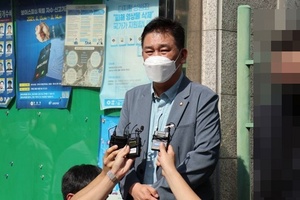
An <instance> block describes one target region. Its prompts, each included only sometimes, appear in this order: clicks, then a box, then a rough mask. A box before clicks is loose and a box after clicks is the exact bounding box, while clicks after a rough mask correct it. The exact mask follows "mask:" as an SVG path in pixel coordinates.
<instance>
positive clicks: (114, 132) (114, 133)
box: [108, 125, 117, 136]
mask: <svg viewBox="0 0 300 200" xmlns="http://www.w3.org/2000/svg"><path fill="white" fill-rule="evenodd" d="M113 128H115V129H114V131H113V134H112V135H117V125H116V126H113V127H111V128H109V129H108V134H109V136H111V134H110V130H111V129H113Z"/></svg>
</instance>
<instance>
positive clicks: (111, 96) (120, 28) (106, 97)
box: [100, 0, 159, 110]
mask: <svg viewBox="0 0 300 200" xmlns="http://www.w3.org/2000/svg"><path fill="white" fill-rule="evenodd" d="M105 3H106V6H107V24H109V26H107V31H106V46H105V48H106V50H105V52H106V58H105V65H104V66H105V70H104V80H103V85H102V87H101V91H100V109H102V110H103V109H109V108H121V107H122V105H123V101H124V96H125V93H126V91H127V90H129V89H131V88H133V87H135V86H137V85H141V84H144V83H148V82H149V79H148V78H147V76H146V73H145V69H144V67H143V59H142V48H141V37H140V36H141V34H142V32H143V29H144V27H145V26H146V24H147V23H148V22H149V21H151V20H152V19H153V18H155V17H157V16H158V8H159V2H158V0H124V1H119V0H106V1H105Z"/></svg>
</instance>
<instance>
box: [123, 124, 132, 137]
mask: <svg viewBox="0 0 300 200" xmlns="http://www.w3.org/2000/svg"><path fill="white" fill-rule="evenodd" d="M130 124H131V122H129V123H128V124H127V125H126V126H125V128H124V130H123V135H128V134H129V130H128V126H129V125H130ZM126 130H128V131H127V133H126Z"/></svg>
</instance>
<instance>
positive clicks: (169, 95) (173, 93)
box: [151, 72, 183, 101]
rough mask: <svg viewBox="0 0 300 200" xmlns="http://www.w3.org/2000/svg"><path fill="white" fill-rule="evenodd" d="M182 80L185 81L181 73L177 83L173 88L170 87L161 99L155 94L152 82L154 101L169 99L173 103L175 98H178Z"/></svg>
mask: <svg viewBox="0 0 300 200" xmlns="http://www.w3.org/2000/svg"><path fill="white" fill-rule="evenodd" d="M182 79H183V73H182V72H181V74H180V77H179V79H178V80H177V81H176V83H175V84H174V85H173V86H172V87H170V88H169V89H168V90H167V91H165V92H164V93H162V94H161V96H160V97H158V96H157V95H156V94H155V92H154V89H153V82H152V83H151V94H152V99H153V101H154V100H155V99H158V98H161V99H163V98H167V99H168V100H170V101H173V100H174V98H175V96H176V93H177V90H178V88H179V85H180V83H181V81H182Z"/></svg>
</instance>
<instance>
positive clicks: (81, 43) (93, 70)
mask: <svg viewBox="0 0 300 200" xmlns="http://www.w3.org/2000/svg"><path fill="white" fill-rule="evenodd" d="M105 24H106V7H105V5H103V4H93V5H67V7H66V39H65V54H64V55H65V57H64V69H63V75H62V85H67V86H68V85H69V86H79V87H101V84H102V78H103V66H104V47H105V45H104V40H105V29H106V27H105Z"/></svg>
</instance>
